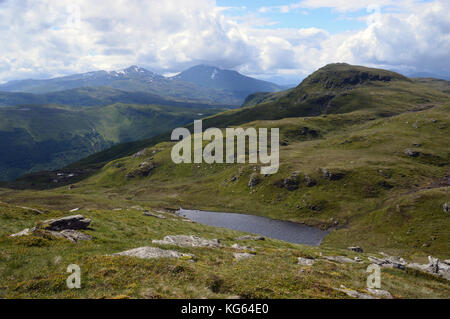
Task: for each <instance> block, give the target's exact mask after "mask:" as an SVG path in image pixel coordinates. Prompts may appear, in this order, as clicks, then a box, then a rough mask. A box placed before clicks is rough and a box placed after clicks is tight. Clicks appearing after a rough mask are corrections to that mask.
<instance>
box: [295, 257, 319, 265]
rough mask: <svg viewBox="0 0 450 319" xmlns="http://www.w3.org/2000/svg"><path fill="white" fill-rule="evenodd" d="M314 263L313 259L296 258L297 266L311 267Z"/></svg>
mask: <svg viewBox="0 0 450 319" xmlns="http://www.w3.org/2000/svg"><path fill="white" fill-rule="evenodd" d="M315 262H316V261H315V260H314V259H310V258H303V257H298V258H297V264H298V265H302V266H312V265H314V263H315Z"/></svg>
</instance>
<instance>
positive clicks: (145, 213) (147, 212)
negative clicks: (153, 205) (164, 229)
mask: <svg viewBox="0 0 450 319" xmlns="http://www.w3.org/2000/svg"><path fill="white" fill-rule="evenodd" d="M144 216H149V217H156V218H160V219H166V216H164V215H161V214H155V213H152V212H149V211H146V212H144Z"/></svg>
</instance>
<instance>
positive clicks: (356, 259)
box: [354, 257, 363, 263]
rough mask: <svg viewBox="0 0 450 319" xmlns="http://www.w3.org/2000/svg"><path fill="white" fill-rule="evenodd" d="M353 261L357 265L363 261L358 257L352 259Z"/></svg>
mask: <svg viewBox="0 0 450 319" xmlns="http://www.w3.org/2000/svg"><path fill="white" fill-rule="evenodd" d="M354 261H356V262H357V263H360V262H362V261H363V260H362V259H361V258H359V257H355V258H354Z"/></svg>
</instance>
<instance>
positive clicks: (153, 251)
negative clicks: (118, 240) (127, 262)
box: [112, 247, 194, 259]
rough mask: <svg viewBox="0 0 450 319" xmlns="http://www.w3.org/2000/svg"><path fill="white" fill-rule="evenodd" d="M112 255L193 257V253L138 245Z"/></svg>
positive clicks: (144, 257) (148, 257) (143, 257)
mask: <svg viewBox="0 0 450 319" xmlns="http://www.w3.org/2000/svg"><path fill="white" fill-rule="evenodd" d="M112 256H129V257H136V258H141V259H150V258H188V259H192V258H194V255H191V254H183V253H180V252H178V251H174V250H164V249H160V248H157V247H139V248H135V249H130V250H127V251H123V252H120V253H116V254H113V255H112Z"/></svg>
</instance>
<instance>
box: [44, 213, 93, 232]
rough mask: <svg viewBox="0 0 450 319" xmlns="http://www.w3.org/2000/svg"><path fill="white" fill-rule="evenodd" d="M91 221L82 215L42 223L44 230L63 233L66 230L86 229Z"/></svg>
mask: <svg viewBox="0 0 450 319" xmlns="http://www.w3.org/2000/svg"><path fill="white" fill-rule="evenodd" d="M90 223H91V220H90V219H89V218H85V217H84V216H82V215H73V216H66V217H63V218H58V219H49V220H46V221H44V222H43V223H42V228H43V229H45V230H51V231H61V230H65V229H73V230H79V229H86V228H87V227H88V226H89V224H90Z"/></svg>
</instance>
